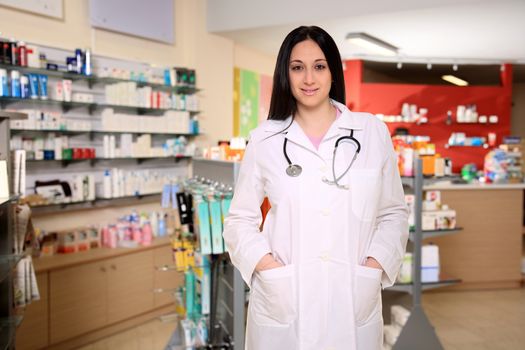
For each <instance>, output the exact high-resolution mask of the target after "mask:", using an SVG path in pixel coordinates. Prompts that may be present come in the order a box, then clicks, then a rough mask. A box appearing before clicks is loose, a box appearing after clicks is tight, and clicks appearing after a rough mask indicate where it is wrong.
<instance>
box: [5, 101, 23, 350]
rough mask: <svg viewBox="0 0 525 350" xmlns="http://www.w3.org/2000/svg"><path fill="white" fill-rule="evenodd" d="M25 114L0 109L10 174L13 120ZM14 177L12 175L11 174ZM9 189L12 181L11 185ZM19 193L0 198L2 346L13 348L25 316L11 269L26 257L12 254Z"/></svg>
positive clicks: (9, 172) (21, 117)
mask: <svg viewBox="0 0 525 350" xmlns="http://www.w3.org/2000/svg"><path fill="white" fill-rule="evenodd" d="M24 118H26V115H25V114H24V113H16V112H6V111H0V159H1V160H6V161H7V173H8V174H11V153H10V150H9V139H10V130H9V126H10V120H12V119H24ZM8 177H9V179H11V177H10V176H8ZM9 188H12V187H11V184H9ZM18 199H19V196H18V195H13V194H11V195H10V196H9V197H8V198H0V349H12V348H13V344H14V339H15V334H16V328H17V327H18V326H19V325H20V323H21V322H22V317H21V316H17V315H15V310H14V308H13V305H14V295H13V279H12V276H11V275H12V271H13V269H14V268H15V267H16V265H17V264H18V262H19V261H20V259H21V258H23V256H21V255H14V254H13V242H14V239H13V234H14V233H13V228H14V224H13V218H14V215H15V208H14V205H13V204H14V203H16V201H18Z"/></svg>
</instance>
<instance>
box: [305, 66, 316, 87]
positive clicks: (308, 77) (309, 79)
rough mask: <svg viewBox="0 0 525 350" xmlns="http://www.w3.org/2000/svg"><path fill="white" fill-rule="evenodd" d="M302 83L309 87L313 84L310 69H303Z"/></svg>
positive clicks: (312, 75)
mask: <svg viewBox="0 0 525 350" xmlns="http://www.w3.org/2000/svg"><path fill="white" fill-rule="evenodd" d="M304 83H305V84H308V85H311V84H313V83H314V74H313V71H312V70H311V69H305V71H304Z"/></svg>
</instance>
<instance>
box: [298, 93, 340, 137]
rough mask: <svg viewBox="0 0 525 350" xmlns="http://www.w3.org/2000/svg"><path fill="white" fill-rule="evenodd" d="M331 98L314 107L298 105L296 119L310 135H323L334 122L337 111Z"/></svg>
mask: <svg viewBox="0 0 525 350" xmlns="http://www.w3.org/2000/svg"><path fill="white" fill-rule="evenodd" d="M335 108H336V107H334V106H332V104H331V103H330V101H329V100H327V101H326V103H323V104H321V105H319V106H316V107H314V108H308V107H305V106H299V105H298V106H297V112H296V113H295V120H296V121H297V123H298V124H299V125H300V126H301V128H302V129H303V131H304V132H305V134H307V135H308V136H314V137H321V136H324V135H325V134H326V132H327V131H328V129H329V128H330V126H331V125H332V123H333V122H334V120H335V118H336V116H337V111H336V109H335Z"/></svg>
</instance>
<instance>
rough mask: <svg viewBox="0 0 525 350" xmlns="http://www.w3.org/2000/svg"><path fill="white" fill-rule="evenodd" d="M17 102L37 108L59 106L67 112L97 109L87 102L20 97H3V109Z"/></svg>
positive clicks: (0, 98) (1, 98)
mask: <svg viewBox="0 0 525 350" xmlns="http://www.w3.org/2000/svg"><path fill="white" fill-rule="evenodd" d="M17 102H29V103H31V104H34V105H37V106H58V107H62V108H63V109H65V110H69V109H72V108H81V107H88V108H95V106H97V104H96V103H86V102H73V101H71V102H66V101H57V100H51V99H47V100H41V99H32V98H19V97H8V96H2V97H0V105H2V107H5V106H7V105H9V104H12V103H17Z"/></svg>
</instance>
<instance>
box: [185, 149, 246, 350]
mask: <svg viewBox="0 0 525 350" xmlns="http://www.w3.org/2000/svg"><path fill="white" fill-rule="evenodd" d="M239 169H240V163H239V162H229V161H216V160H209V159H200V158H194V159H193V161H192V170H193V175H194V176H199V177H205V178H208V179H211V180H214V181H218V182H221V183H224V184H226V185H231V186H232V187H234V186H235V182H236V180H237V176H238V174H239ZM225 254H226V253H225ZM217 288H218V291H217V292H218V303H217V316H216V321H217V322H219V323H220V324H221V325H222V326H223V328H224V330H225V331H226V332H227V333H228V334H229V335H230V336H231V337H232V339H233V344H234V348H235V349H244V341H245V339H244V336H245V325H246V317H245V315H246V314H245V310H246V287H245V284H244V280H243V279H242V277H241V274H240V272H239V271H238V270H237V269H236V268H235V267H233V265H232V264H231V262H230V261H229V259H224V261H223V263H222V265H221V266H220V271H219V276H218V281H217Z"/></svg>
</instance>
